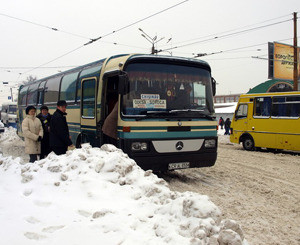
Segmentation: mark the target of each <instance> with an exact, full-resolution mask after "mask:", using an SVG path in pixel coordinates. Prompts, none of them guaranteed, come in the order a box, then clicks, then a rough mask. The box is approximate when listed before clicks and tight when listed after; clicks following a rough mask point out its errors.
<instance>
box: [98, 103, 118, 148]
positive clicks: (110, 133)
mask: <svg viewBox="0 0 300 245" xmlns="http://www.w3.org/2000/svg"><path fill="white" fill-rule="evenodd" d="M117 125H118V102H116V104H115V106H114V108H113V110H112V111H111V113H109V115H108V116H107V118H106V119H105V121H104V124H103V126H102V132H103V136H104V142H105V143H108V144H112V145H115V146H116V145H117Z"/></svg>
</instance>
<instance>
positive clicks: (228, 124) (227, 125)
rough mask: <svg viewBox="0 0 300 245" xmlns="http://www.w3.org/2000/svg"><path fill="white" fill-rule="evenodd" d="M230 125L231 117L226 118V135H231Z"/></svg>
mask: <svg viewBox="0 0 300 245" xmlns="http://www.w3.org/2000/svg"><path fill="white" fill-rule="evenodd" d="M230 125H231V121H230V119H229V118H227V119H226V121H225V135H230V131H229V130H230Z"/></svg>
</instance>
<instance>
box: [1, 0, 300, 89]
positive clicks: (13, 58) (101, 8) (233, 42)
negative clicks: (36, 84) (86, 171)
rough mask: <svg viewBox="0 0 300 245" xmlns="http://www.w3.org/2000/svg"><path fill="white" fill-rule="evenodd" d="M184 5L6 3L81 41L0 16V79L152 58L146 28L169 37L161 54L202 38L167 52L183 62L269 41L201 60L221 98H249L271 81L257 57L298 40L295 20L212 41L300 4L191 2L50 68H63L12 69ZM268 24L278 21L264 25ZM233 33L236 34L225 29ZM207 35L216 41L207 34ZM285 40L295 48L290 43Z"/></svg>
mask: <svg viewBox="0 0 300 245" xmlns="http://www.w3.org/2000/svg"><path fill="white" fill-rule="evenodd" d="M182 1H183V0H176V1H175V0H127V1H124V0H109V1H103V0H51V1H43V0H26V1H24V0H9V1H7V0H0V2H1V8H0V14H6V15H9V16H13V17H17V18H20V19H24V20H28V21H31V22H35V23H38V24H41V25H45V26H49V27H54V28H57V29H59V30H62V31H65V32H70V33H73V34H76V35H80V36H83V37H78V36H73V35H69V34H66V33H64V32H55V31H52V30H50V29H48V28H44V27H41V26H37V25H33V24H30V23H26V22H21V21H19V20H16V19H12V18H8V17H5V16H3V15H0V31H1V38H0V57H1V59H0V67H1V68H0V75H1V76H0V81H9V82H16V81H21V80H25V79H26V77H27V76H29V75H33V76H37V77H38V78H42V77H45V76H48V75H51V74H55V73H57V72H58V71H59V70H60V71H64V70H66V69H68V68H66V67H65V66H79V65H83V64H86V63H89V62H92V61H95V60H99V59H102V58H105V57H108V56H111V55H115V54H120V53H149V51H150V48H151V44H150V43H148V42H147V40H145V39H144V38H143V37H142V36H141V32H140V31H139V30H138V28H142V29H143V30H144V31H145V32H146V33H148V34H149V35H150V36H153V37H154V36H155V35H157V36H158V38H160V37H165V39H164V40H162V41H161V42H159V43H158V49H166V48H171V47H173V48H174V47H176V46H182V45H184V44H191V43H192V42H197V41H201V42H198V43H195V44H193V45H187V46H185V47H179V48H175V49H172V50H169V51H170V52H172V54H173V55H176V56H184V57H193V53H196V54H197V53H207V54H209V53H214V52H219V51H226V50H231V49H235V48H242V47H247V46H252V45H256V44H262V43H263V45H261V46H255V47H249V48H244V49H237V50H235V51H228V52H223V53H219V54H214V55H209V56H205V57H202V59H203V60H206V61H207V62H208V63H209V64H210V65H211V68H212V75H213V76H214V77H215V79H216V80H217V82H218V87H217V94H229V93H246V92H247V91H248V90H249V88H252V87H254V86H256V85H257V84H259V83H261V82H264V81H266V80H267V79H268V77H267V76H268V62H267V61H266V60H262V59H254V58H251V56H261V57H264V58H266V57H267V43H268V42H272V41H278V40H283V39H289V38H292V37H293V22H292V21H288V22H284V23H281V24H277V25H273V26H269V27H265V28H261V29H257V30H253V31H249V32H243V33H241V34H238V35H231V36H228V37H224V38H217V39H215V40H213V39H214V38H213V37H220V36H222V35H226V34H229V33H232V32H238V31H243V30H246V29H250V28H255V27H259V26H263V25H268V24H272V23H276V22H281V21H285V20H288V19H292V13H293V12H298V11H300V1H299V0H285V1H283V0H281V1H279V0H272V1H271V0H243V1H242V0H227V1H221V0H209V1H207V0H206V1H202V0H189V1H187V2H185V3H183V4H181V5H179V6H177V7H175V8H172V9H170V10H168V11H166V12H164V13H161V14H159V15H156V16H154V17H152V18H149V19H147V20H145V21H143V22H140V23H138V24H136V25H133V26H131V27H129V28H126V29H124V30H122V31H119V32H117V33H115V34H112V35H109V36H107V37H104V38H103V39H101V40H99V41H98V42H95V43H93V44H91V45H88V46H85V47H83V48H80V49H78V50H77V51H75V52H73V53H70V54H69V55H66V56H64V57H62V58H60V59H58V60H56V61H54V62H51V63H49V64H47V65H45V66H46V67H58V68H40V69H35V70H32V71H30V72H28V71H29V70H30V68H27V69H14V68H13V67H37V66H40V65H41V64H44V63H47V62H49V61H51V60H53V59H55V58H57V57H59V56H61V55H63V54H65V53H67V52H69V51H71V50H73V49H76V48H77V47H80V46H81V45H83V44H84V43H86V42H88V41H89V40H88V39H87V38H97V37H99V36H103V35H105V34H108V33H111V32H112V31H114V30H117V29H119V28H121V27H124V26H126V25H128V24H131V23H133V22H135V21H137V20H140V19H142V18H144V17H147V16H149V15H151V14H153V13H156V12H158V11H160V10H163V9H165V8H168V7H170V6H172V5H174V4H176V3H179V2H182ZM298 17H300V14H298ZM270 19H273V20H272V21H268V22H264V21H266V20H270ZM298 25H299V20H298ZM242 27H244V28H242ZM299 29H300V27H298V30H299ZM230 30H234V31H232V32H226V31H230ZM225 32H226V33H225ZM298 33H299V31H298ZM209 35H212V36H210V37H207V36H209ZM84 37H86V38H84ZM171 37H172V41H170V42H169V43H168V44H166V42H167V40H168V39H169V38H171ZM203 40H207V41H203ZM282 42H284V43H287V44H292V39H290V40H286V41H282ZM299 42H300V41H299ZM299 42H298V44H299ZM112 43H118V44H122V45H114V44H112ZM257 49H259V51H258V50H257ZM161 54H165V55H168V54H169V53H168V52H165V53H161ZM7 67H8V68H7ZM8 71H10V72H8ZM23 72H26V73H25V74H22V75H21V76H20V75H19V73H23ZM1 86H2V85H1Z"/></svg>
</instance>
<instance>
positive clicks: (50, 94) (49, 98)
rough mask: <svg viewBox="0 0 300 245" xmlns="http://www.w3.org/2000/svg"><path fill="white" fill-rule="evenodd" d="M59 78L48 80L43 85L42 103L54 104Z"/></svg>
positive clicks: (56, 98)
mask: <svg viewBox="0 0 300 245" xmlns="http://www.w3.org/2000/svg"><path fill="white" fill-rule="evenodd" d="M60 81H61V76H57V77H53V78H50V79H49V80H48V81H47V83H46V85H45V95H44V103H45V104H49V103H56V102H57V101H58V92H59V87H60Z"/></svg>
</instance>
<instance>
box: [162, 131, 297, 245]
mask: <svg viewBox="0 0 300 245" xmlns="http://www.w3.org/2000/svg"><path fill="white" fill-rule="evenodd" d="M219 141H220V142H219V150H218V160H217V163H216V165H215V166H214V167H212V168H203V169H188V170H181V171H175V172H173V173H170V174H167V175H164V176H163V178H164V179H165V180H166V181H167V182H168V183H169V184H170V188H171V189H172V190H176V191H193V192H198V193H201V194H205V195H208V196H209V197H210V198H211V200H212V201H213V202H214V203H215V204H216V205H217V206H219V207H220V209H221V210H222V212H223V215H224V216H225V217H228V218H231V219H235V220H239V222H240V224H241V225H242V228H243V230H244V232H245V236H246V239H247V240H248V242H249V244H264V245H265V244H270V245H271V244H272V245H274V244H285V245H287V244H300V236H299V234H300V225H299V224H300V191H299V186H300V156H299V155H296V156H295V155H291V154H273V153H269V152H247V151H244V150H243V149H242V146H238V145H232V144H230V143H229V140H228V138H227V137H226V136H220V137H219Z"/></svg>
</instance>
